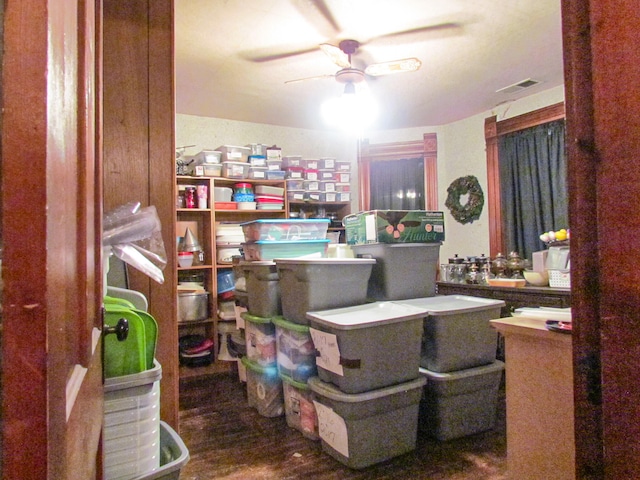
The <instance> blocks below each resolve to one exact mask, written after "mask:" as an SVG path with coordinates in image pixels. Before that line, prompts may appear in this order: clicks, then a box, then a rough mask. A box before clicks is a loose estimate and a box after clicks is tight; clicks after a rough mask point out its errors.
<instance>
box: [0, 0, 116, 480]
mask: <svg viewBox="0 0 640 480" xmlns="http://www.w3.org/2000/svg"><path fill="white" fill-rule="evenodd" d="M4 5H5V6H6V10H5V11H4V15H5V16H4V20H5V22H4V27H5V30H4V40H3V42H4V52H5V55H4V59H3V60H4V65H3V67H4V68H3V82H2V83H3V98H2V102H3V119H2V121H3V129H2V152H3V157H2V212H3V214H2V224H3V227H2V232H3V239H4V240H5V242H4V245H3V248H4V253H3V257H4V258H3V269H4V271H3V279H4V281H5V287H4V291H3V314H2V315H3V318H2V333H3V339H2V340H3V341H2V360H3V371H2V379H3V399H2V400H3V405H2V413H3V438H2V459H3V463H2V474H3V478H56V479H67V478H68V479H72V478H95V477H99V476H100V473H99V462H97V455H98V452H99V440H100V432H101V428H102V414H103V403H102V398H103V392H102V359H101V353H102V351H101V344H100V329H101V327H102V319H101V305H102V295H101V291H102V281H101V280H102V278H101V275H100V274H99V273H100V271H101V268H102V266H101V248H100V246H101V224H102V223H101V222H102V218H101V213H102V210H101V208H100V206H101V204H102V201H101V200H102V199H101V193H102V190H101V182H97V180H98V178H99V177H100V176H101V171H100V165H99V154H98V151H97V149H96V148H95V142H96V121H97V115H96V111H97V106H96V102H97V101H98V100H97V97H96V85H97V84H98V82H97V79H96V75H97V72H96V70H95V64H96V63H98V62H99V60H98V59H97V57H96V55H97V51H96V49H95V44H96V42H97V40H96V38H97V37H96V27H97V29H98V30H99V24H98V23H97V22H96V11H99V5H100V0H79V1H77V2H64V3H57V4H55V3H51V2H50V1H48V0H24V1H21V2H10V3H9V2H5V4H4Z"/></svg>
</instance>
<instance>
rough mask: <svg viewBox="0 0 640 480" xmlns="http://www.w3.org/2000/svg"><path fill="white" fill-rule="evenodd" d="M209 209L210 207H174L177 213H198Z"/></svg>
mask: <svg viewBox="0 0 640 480" xmlns="http://www.w3.org/2000/svg"><path fill="white" fill-rule="evenodd" d="M210 211H211V209H210V208H176V212H178V213H200V212H210Z"/></svg>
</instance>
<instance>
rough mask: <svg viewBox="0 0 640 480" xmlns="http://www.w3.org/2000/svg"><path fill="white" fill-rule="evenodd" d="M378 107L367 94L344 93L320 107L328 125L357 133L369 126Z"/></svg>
mask: <svg viewBox="0 0 640 480" xmlns="http://www.w3.org/2000/svg"><path fill="white" fill-rule="evenodd" d="M377 114H378V106H377V104H376V102H375V101H374V99H373V98H372V97H371V95H369V94H368V92H358V93H344V94H342V95H341V96H340V97H336V98H331V99H329V100H327V101H326V102H324V104H323V105H322V116H323V118H324V119H325V121H326V122H327V123H328V124H329V125H333V126H336V127H340V128H341V129H343V130H346V131H350V132H359V131H361V130H362V129H363V128H365V127H367V126H369V125H371V123H372V122H373V121H374V120H375V118H376V116H377Z"/></svg>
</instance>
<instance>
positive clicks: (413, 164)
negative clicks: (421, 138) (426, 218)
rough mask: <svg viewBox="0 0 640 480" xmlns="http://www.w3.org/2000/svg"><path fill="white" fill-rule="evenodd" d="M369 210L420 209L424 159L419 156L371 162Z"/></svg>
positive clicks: (422, 193) (422, 198) (422, 201)
mask: <svg viewBox="0 0 640 480" xmlns="http://www.w3.org/2000/svg"><path fill="white" fill-rule="evenodd" d="M369 182H370V195H371V203H370V206H371V209H372V210H423V209H424V161H423V159H422V158H407V159H402V160H383V161H376V162H371V171H370V177H369Z"/></svg>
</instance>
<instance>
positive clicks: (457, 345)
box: [397, 295, 505, 372]
mask: <svg viewBox="0 0 640 480" xmlns="http://www.w3.org/2000/svg"><path fill="white" fill-rule="evenodd" d="M397 303H402V304H403V305H411V306H414V307H418V308H424V309H425V310H427V314H428V316H427V317H426V318H425V322H424V339H423V343H422V354H421V360H420V366H421V367H423V368H426V369H428V370H431V371H433V372H453V371H455V370H463V369H465V368H472V367H478V366H480V365H486V364H488V363H492V362H493V361H494V360H495V359H496V350H497V348H498V333H497V332H496V330H495V329H494V328H492V327H491V325H490V324H489V320H493V319H495V318H500V310H501V309H502V307H504V305H505V303H504V302H503V301H502V300H492V299H488V298H478V297H469V296H466V295H437V296H435V297H428V298H416V299H412V300H403V301H400V302H397Z"/></svg>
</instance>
